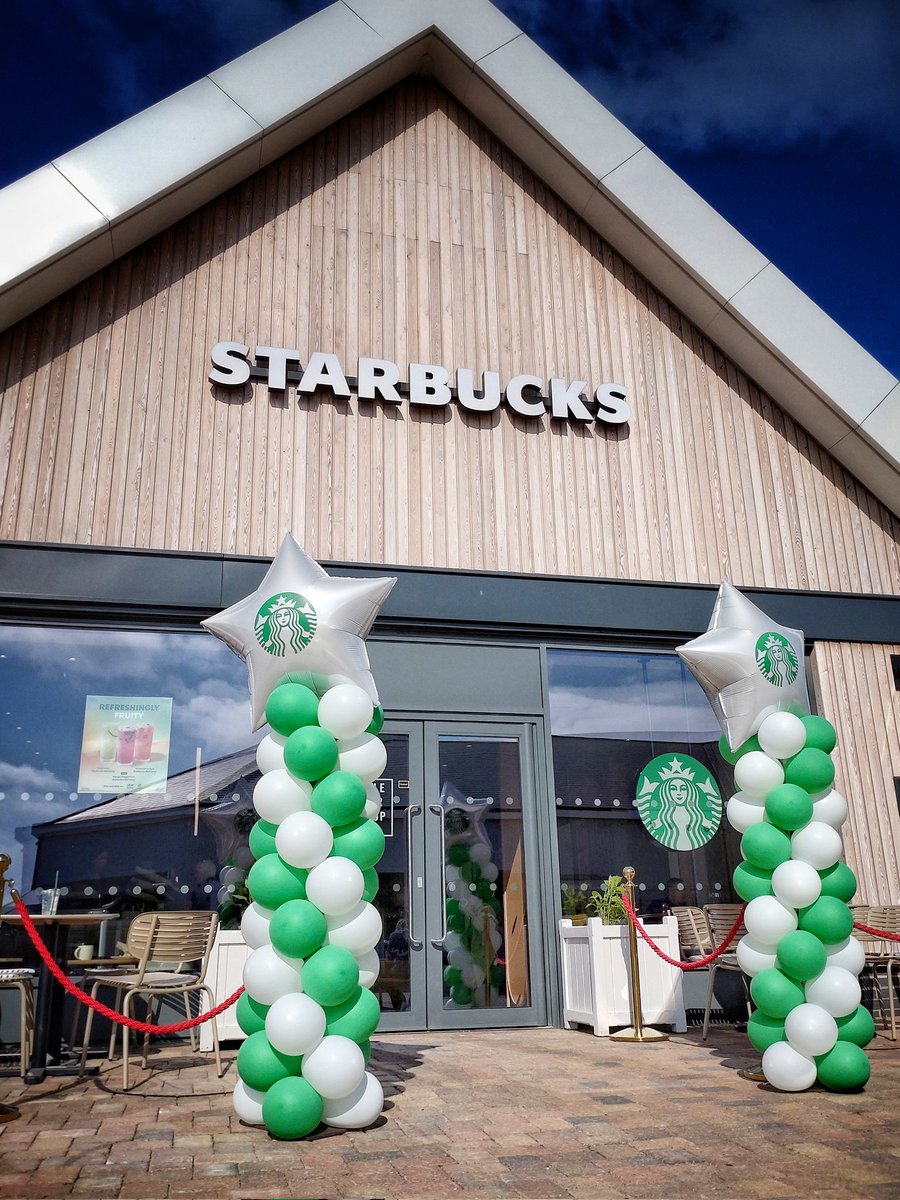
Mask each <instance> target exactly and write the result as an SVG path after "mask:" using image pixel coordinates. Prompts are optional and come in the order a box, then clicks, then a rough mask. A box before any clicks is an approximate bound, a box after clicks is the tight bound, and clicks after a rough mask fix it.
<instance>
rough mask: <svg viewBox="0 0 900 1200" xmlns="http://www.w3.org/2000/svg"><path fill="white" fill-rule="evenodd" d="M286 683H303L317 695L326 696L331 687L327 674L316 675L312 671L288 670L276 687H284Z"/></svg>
mask: <svg viewBox="0 0 900 1200" xmlns="http://www.w3.org/2000/svg"><path fill="white" fill-rule="evenodd" d="M286 683H302V684H303V686H304V687H307V688H309V690H310V691H311V692H313V693H314V694H315V695H316V696H320V697H321V696H324V695H325V693H326V692H327V691H328V689H329V688H330V687H331V680H330V679H329V678H328V676H327V675H316V674H314V673H313V672H312V671H286V672H285V673H284V675H282V676H281V678H280V679H279V680H278V682H277V684H276V687H282V686H283V685H284V684H286Z"/></svg>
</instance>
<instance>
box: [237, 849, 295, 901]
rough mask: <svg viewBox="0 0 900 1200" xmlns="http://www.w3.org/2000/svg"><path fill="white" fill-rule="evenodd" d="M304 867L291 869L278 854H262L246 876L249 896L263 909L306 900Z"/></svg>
mask: <svg viewBox="0 0 900 1200" xmlns="http://www.w3.org/2000/svg"><path fill="white" fill-rule="evenodd" d="M308 874H309V871H307V870H306V868H305V867H292V866H290V865H289V864H288V863H286V862H285V861H284V859H283V858H282V857H281V855H279V854H264V855H263V857H262V858H260V859H259V860H258V861H257V862H255V863H254V864H253V866H252V867H251V868H250V870H249V872H248V874H247V887H248V889H249V891H250V895H251V896H252V897H253V899H254V900H255V901H256V903H257V904H261V905H262V906H263V908H278V906H279V905H281V904H285V903H286V902H287V901H288V900H305V899H306V877H307V875H308Z"/></svg>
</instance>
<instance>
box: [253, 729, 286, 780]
mask: <svg viewBox="0 0 900 1200" xmlns="http://www.w3.org/2000/svg"><path fill="white" fill-rule="evenodd" d="M286 741H287V738H286V737H282V736H281V734H280V733H274V732H273V733H267V734H266V736H265V737H264V738H263V740H262V741H261V742H260V743H259V745H258V746H257V747H256V765H257V766H258V767H259V769H260V770H261V771H262V773H263V775H265V773H266V772H267V771H283V770H284V744H285V742H286Z"/></svg>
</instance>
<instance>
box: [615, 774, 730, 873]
mask: <svg viewBox="0 0 900 1200" xmlns="http://www.w3.org/2000/svg"><path fill="white" fill-rule="evenodd" d="M634 806H635V808H636V809H637V810H638V812H639V813H640V814H641V820H642V821H643V822H644V826H645V828H646V830H647V832H648V833H649V834H650V836H651V837H654V838H656V840H657V841H658V842H662V844H663V845H664V846H668V848H669V849H670V850H697V849H699V847H700V846H705V845H706V843H707V842H708V841H709V840H710V838H711V837H712V836H713V834H714V833H715V832H716V830H717V829H718V828H719V822H720V821H721V820H722V797H721V795H720V793H719V789H718V787H717V786H716V782H715V780H714V779H713V777H712V776H711V775H710V773H709V771H707V769H706V767H704V766H703V764H702V763H699V762H697V760H696V759H695V758H689V757H688V756H687V755H686V754H681V755H673V754H660V755H659V756H658V757H657V758H654V759H653V761H652V762H649V763H648V764H647V766H646V767H644V770H643V771H642V773H641V777H640V779H639V780H638V785H637V798H636V800H635V802H634Z"/></svg>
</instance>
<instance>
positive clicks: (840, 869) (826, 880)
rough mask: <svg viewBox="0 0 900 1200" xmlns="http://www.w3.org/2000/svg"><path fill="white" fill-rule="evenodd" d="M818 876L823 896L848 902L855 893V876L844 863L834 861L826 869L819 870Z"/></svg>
mask: <svg viewBox="0 0 900 1200" xmlns="http://www.w3.org/2000/svg"><path fill="white" fill-rule="evenodd" d="M819 878H820V879H821V880H822V895H823V896H834V897H835V898H836V899H838V900H843V901H844V903H845V904H849V903H850V901H851V900H852V899H853V897H854V896H855V895H856V876H855V875H854V874H853V872H852V871H851V870H850V868H849V867H848V866H847V864H846V863H842V862H839V863H835V864H834V866H833V867H829V868H828V870H827V871H820V872H819Z"/></svg>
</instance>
